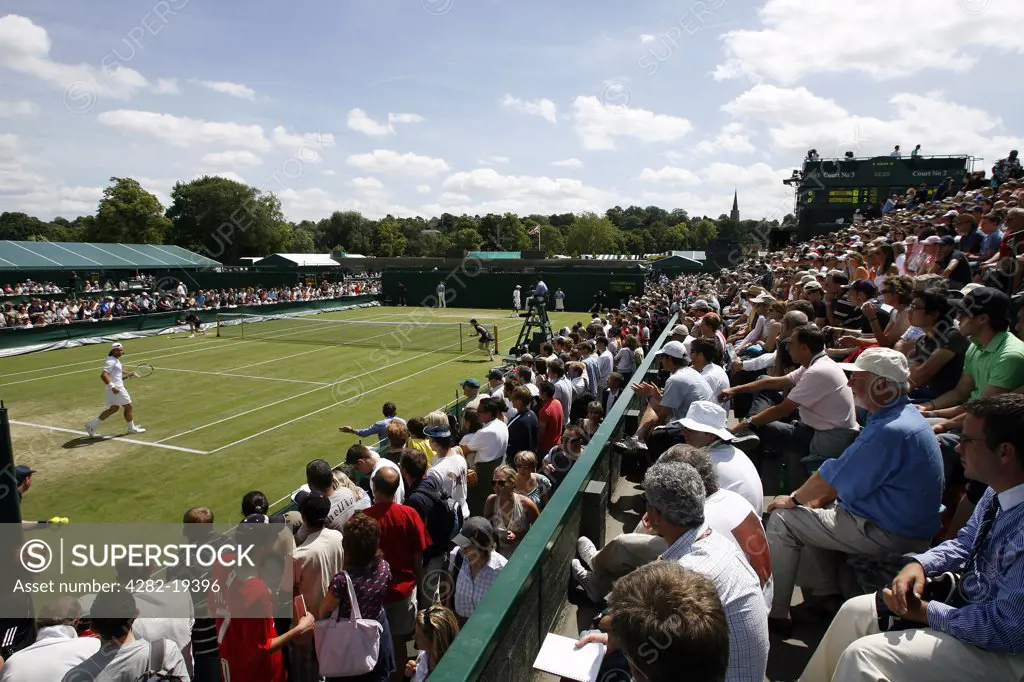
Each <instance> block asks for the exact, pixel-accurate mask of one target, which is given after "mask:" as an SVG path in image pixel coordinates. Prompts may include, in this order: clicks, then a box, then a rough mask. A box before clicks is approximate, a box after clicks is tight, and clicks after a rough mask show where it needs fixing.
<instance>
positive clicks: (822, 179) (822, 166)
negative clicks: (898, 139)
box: [796, 156, 971, 236]
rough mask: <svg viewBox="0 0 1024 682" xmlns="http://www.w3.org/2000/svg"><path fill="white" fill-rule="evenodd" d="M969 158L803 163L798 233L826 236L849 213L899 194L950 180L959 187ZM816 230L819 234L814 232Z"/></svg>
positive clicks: (847, 217) (797, 208)
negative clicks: (822, 234)
mask: <svg viewBox="0 0 1024 682" xmlns="http://www.w3.org/2000/svg"><path fill="white" fill-rule="evenodd" d="M970 159H971V157H968V156H918V157H907V158H900V159H896V158H892V157H888V156H882V157H878V158H874V159H821V160H818V161H805V162H804V167H803V175H802V177H801V180H800V184H799V186H798V188H797V193H796V215H797V229H798V231H799V232H800V233H801V234H803V235H805V236H809V235H810V234H811V232H812V231H813V232H814V233H818V232H822V231H828V230H827V229H825V228H827V227H829V225H831V226H832V229H835V227H834V225H835V223H836V222H840V221H841V222H843V223H846V224H849V223H850V221H851V220H852V219H853V215H854V212H855V211H857V210H858V209H859V210H860V211H861V212H863V211H865V210H866V209H867V208H868V207H869V206H880V205H881V204H884V203H885V201H886V199H887V198H888V197H889V196H890V195H892V194H899V195H903V194H906V192H907V190H908V189H909V188H911V187H920V186H921V185H925V186H926V187H928V189H934V188H936V187H938V186H939V185H940V184H941V183H942V182H943V181H944V180H945V179H946V178H952V179H953V190H954V191H955V190H957V189H959V187H960V184H961V181H962V180H963V176H964V173H965V171H967V170H968V164H969V162H970ZM819 228H820V229H819Z"/></svg>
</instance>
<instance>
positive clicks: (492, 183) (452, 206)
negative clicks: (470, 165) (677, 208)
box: [422, 168, 628, 215]
mask: <svg viewBox="0 0 1024 682" xmlns="http://www.w3.org/2000/svg"><path fill="white" fill-rule="evenodd" d="M442 187H443V189H444V190H445V192H444V194H442V195H441V197H439V200H438V202H436V203H434V204H428V205H425V206H423V207H422V209H423V211H424V212H426V213H427V214H428V215H439V214H441V213H444V212H449V213H453V214H455V215H459V214H461V213H469V214H470V215H473V214H476V213H490V212H496V213H502V212H505V211H513V212H516V213H519V214H522V215H525V214H529V213H565V212H578V211H604V210H605V209H607V208H608V207H609V206H614V205H615V204H616V203H621V202H622V200H621V199H620V197H618V196H617V195H615V194H613V193H611V192H607V191H605V190H602V189H599V188H596V187H591V186H589V185H585V184H584V183H582V182H580V181H579V180H575V179H570V178H549V177H543V176H532V175H502V174H500V173H499V172H498V171H496V170H494V169H493V168H477V169H475V170H472V171H468V172H459V173H454V174H452V175H450V176H448V177H447V178H445V180H444V182H443V183H442ZM453 195H464V196H463V197H453ZM446 197H447V200H446ZM460 199H461V200H460ZM465 199H469V200H468V201H467V200H465ZM622 205H624V206H625V205H628V200H627V202H626V203H623V204H622Z"/></svg>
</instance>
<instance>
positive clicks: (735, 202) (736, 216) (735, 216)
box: [729, 190, 740, 222]
mask: <svg viewBox="0 0 1024 682" xmlns="http://www.w3.org/2000/svg"><path fill="white" fill-rule="evenodd" d="M729 220H735V221H736V222H739V220H740V197H739V192H738V191H736V190H733V192H732V213H730V214H729Z"/></svg>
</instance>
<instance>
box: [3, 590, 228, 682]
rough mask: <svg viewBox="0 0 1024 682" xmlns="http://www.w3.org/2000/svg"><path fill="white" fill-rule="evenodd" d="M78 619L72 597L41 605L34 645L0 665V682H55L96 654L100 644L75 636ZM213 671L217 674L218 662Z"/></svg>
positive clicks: (56, 598) (16, 653) (88, 638)
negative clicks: (50, 681)
mask: <svg viewBox="0 0 1024 682" xmlns="http://www.w3.org/2000/svg"><path fill="white" fill-rule="evenodd" d="M81 615H82V608H81V605H80V604H79V603H78V600H77V599H75V598H74V597H69V596H60V597H55V598H53V599H51V600H50V601H48V602H46V603H45V604H43V605H42V606H41V607H40V609H39V612H38V620H37V623H36V624H37V626H38V627H39V632H38V634H37V635H36V640H35V642H34V643H33V644H30V645H29V646H27V647H25V648H24V649H21V650H20V651H17V652H15V653H14V655H12V656H10V657H9V658H8V659H7V660H6V661H3V662H2V663H0V680H2V682H38V681H41V680H56V681H58V682H59V681H60V680H63V679H64V675H65V673H67V672H68V671H69V670H71V669H73V668H74V667H76V666H78V665H79V664H81V663H83V662H84V661H86V660H88V659H89V658H90V657H92V656H93V655H94V654H96V653H97V652H98V651H99V649H100V640H99V639H98V638H96V637H79V636H78V634H77V627H78V624H79V618H80V617H81ZM215 650H216V649H215ZM217 671H218V674H219V671H220V662H219V661H218V666H217Z"/></svg>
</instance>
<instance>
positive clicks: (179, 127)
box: [96, 109, 276, 151]
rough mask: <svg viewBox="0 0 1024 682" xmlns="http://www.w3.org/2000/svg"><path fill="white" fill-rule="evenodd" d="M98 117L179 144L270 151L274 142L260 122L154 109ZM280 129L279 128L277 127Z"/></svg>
mask: <svg viewBox="0 0 1024 682" xmlns="http://www.w3.org/2000/svg"><path fill="white" fill-rule="evenodd" d="M96 120H97V121H99V122H100V123H102V124H103V125H107V126H110V127H112V128H117V129H118V130H123V131H128V132H133V133H141V134H143V135H149V136H151V137H155V138H157V139H159V140H163V141H164V142H166V143H168V144H170V145H172V146H175V147H186V148H187V147H209V146H213V145H226V146H231V147H243V148H246V149H254V150H256V151H267V150H269V149H270V142H269V141H268V140H267V138H266V136H264V134H263V128H261V127H260V126H258V125H254V124H250V125H246V124H242V123H230V122H229V123H222V122H219V121H204V120H202V119H197V118H189V117H187V116H174V115H172V114H159V113H156V112H152V111H136V110H133V109H117V110H114V111H104V112H103V113H101V114H100V115H99V116H97V117H96ZM275 132H276V131H275Z"/></svg>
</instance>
